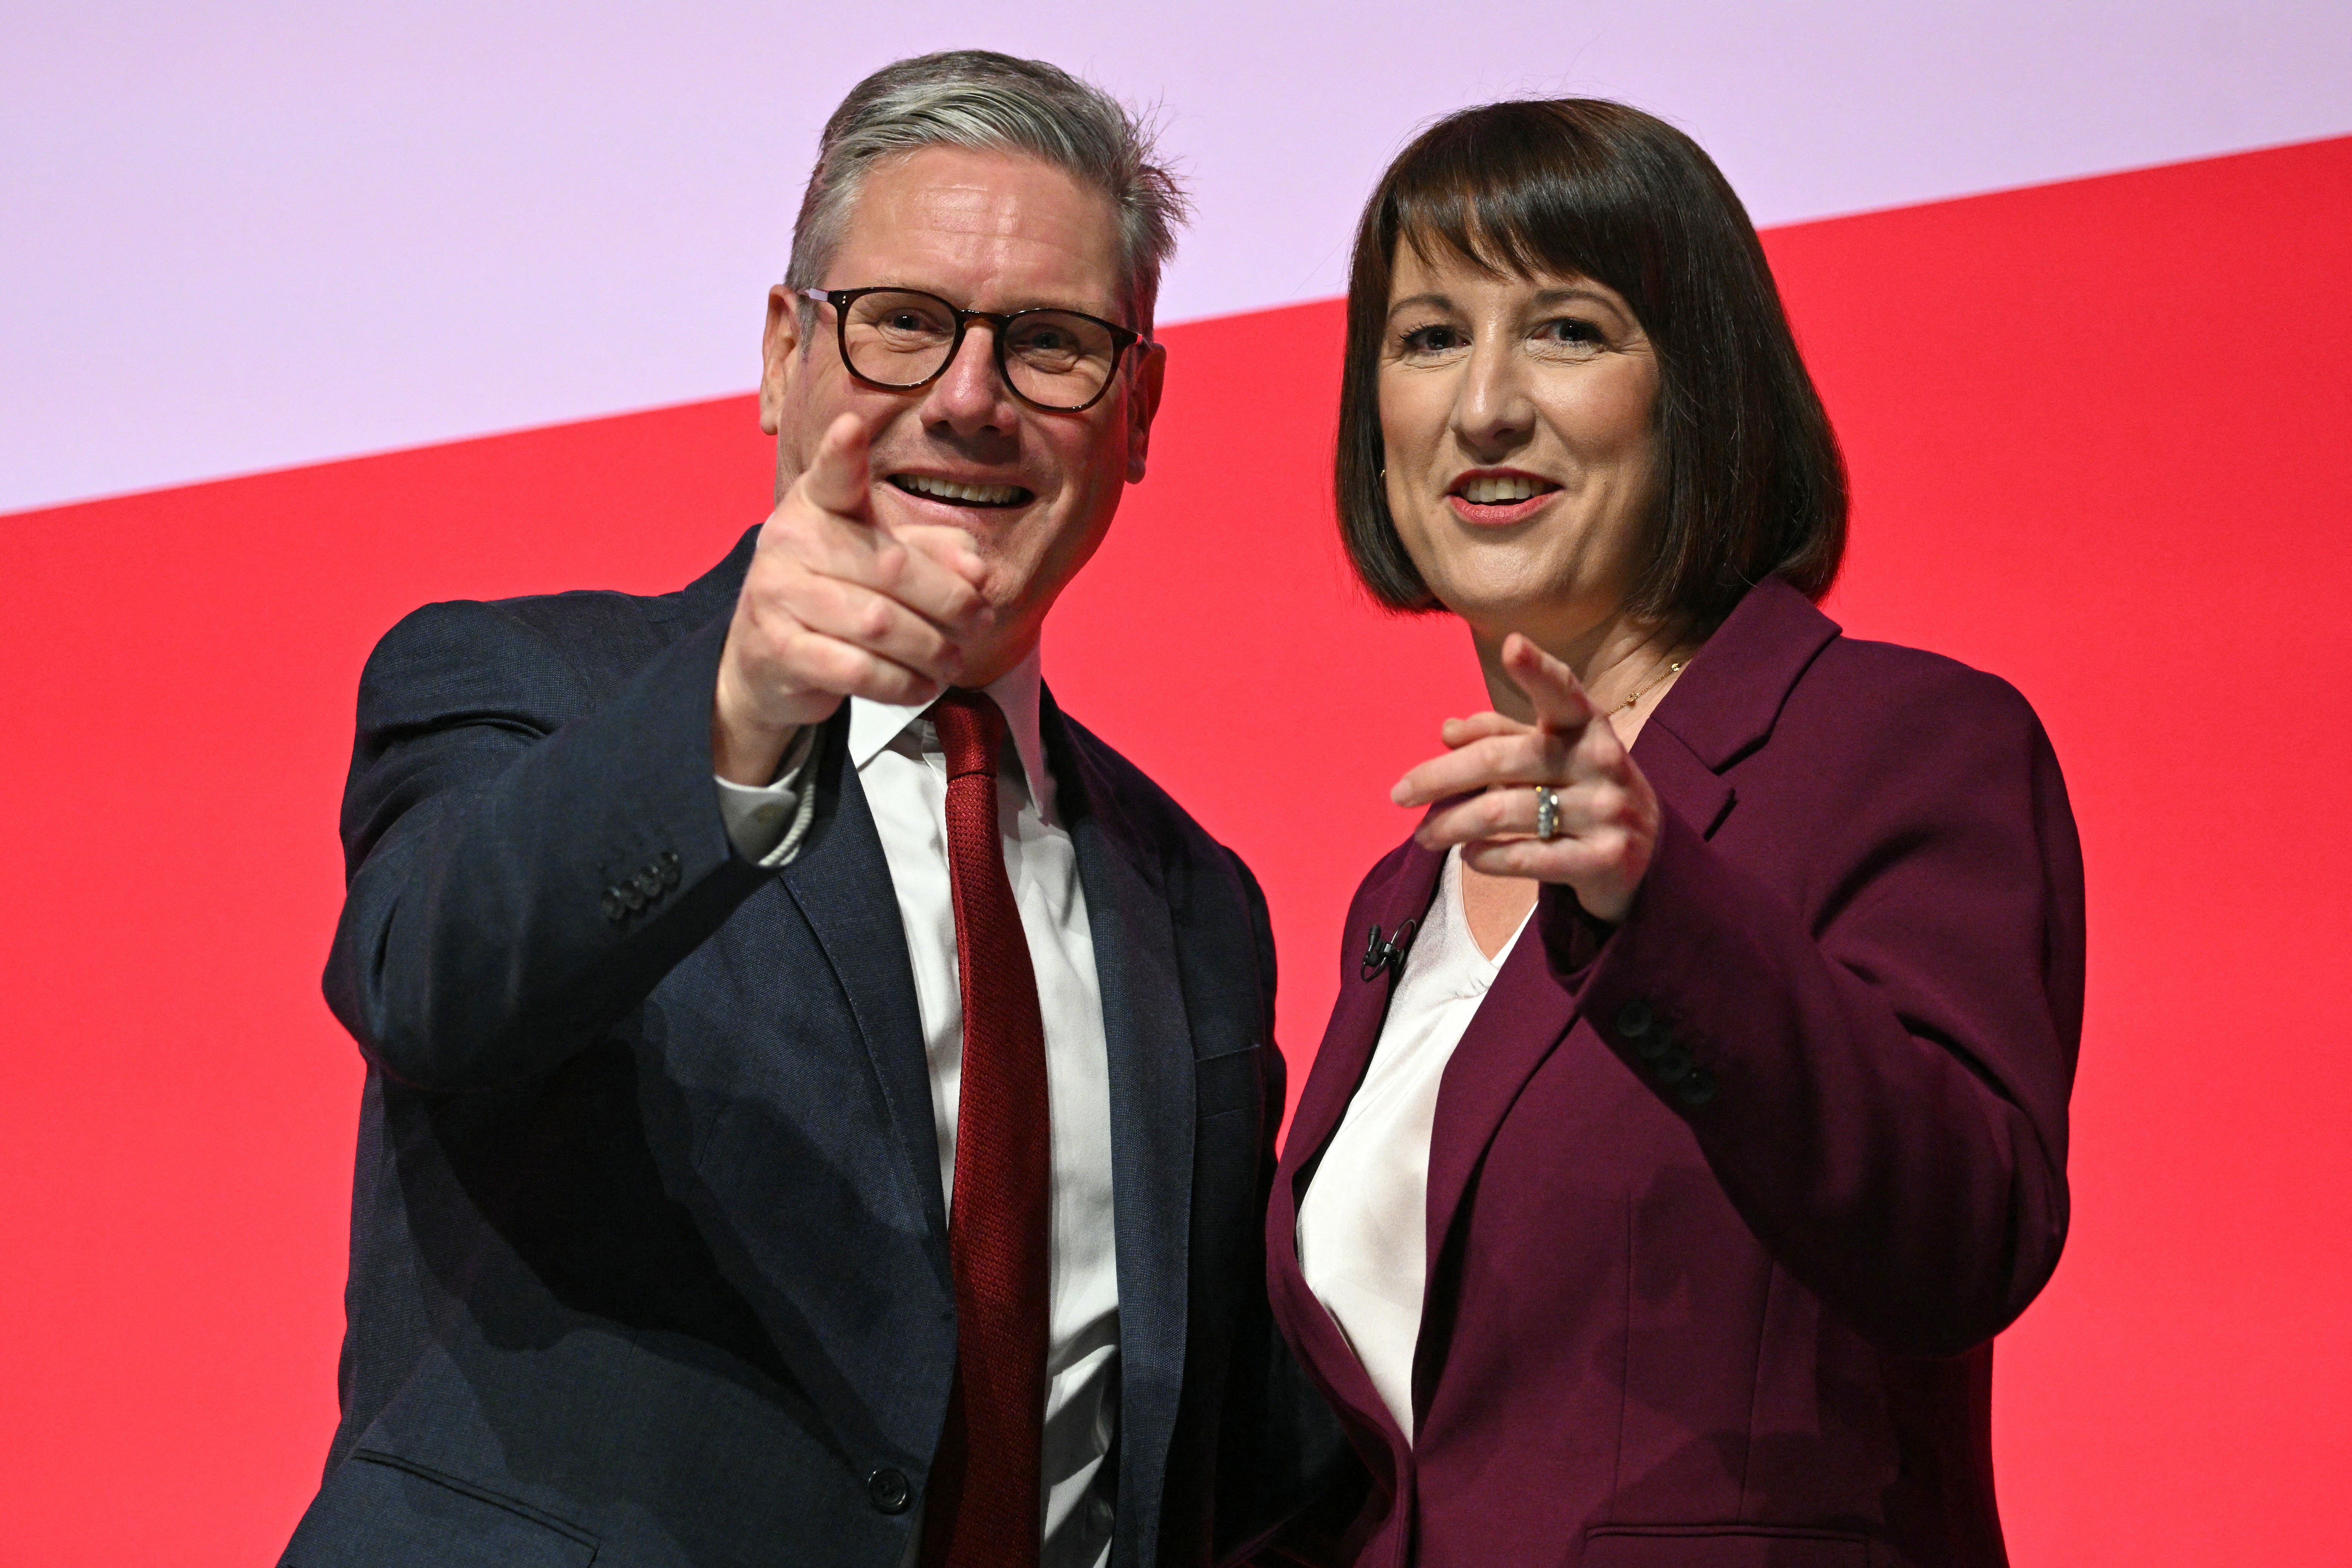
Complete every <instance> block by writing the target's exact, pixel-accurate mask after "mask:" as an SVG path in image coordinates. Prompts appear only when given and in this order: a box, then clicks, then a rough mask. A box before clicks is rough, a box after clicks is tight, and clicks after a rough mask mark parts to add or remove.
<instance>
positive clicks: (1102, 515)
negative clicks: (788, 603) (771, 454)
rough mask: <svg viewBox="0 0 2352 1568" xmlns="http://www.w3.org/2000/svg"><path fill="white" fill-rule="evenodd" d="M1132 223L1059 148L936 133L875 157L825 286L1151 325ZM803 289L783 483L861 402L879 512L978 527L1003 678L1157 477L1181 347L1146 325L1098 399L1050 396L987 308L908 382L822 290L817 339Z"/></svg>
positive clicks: (779, 393) (992, 658)
mask: <svg viewBox="0 0 2352 1568" xmlns="http://www.w3.org/2000/svg"><path fill="white" fill-rule="evenodd" d="M1119 283H1120V274H1119V267H1118V219H1117V216H1116V215H1115V213H1114V211H1113V209H1112V206H1111V203H1110V199H1109V198H1108V196H1106V195H1103V194H1102V193H1100V192H1098V191H1096V190H1093V189H1091V188H1088V187H1087V186H1085V185H1082V184H1079V183H1078V182H1077V181H1076V180H1075V179H1073V178H1071V177H1070V176H1069V175H1068V174H1064V173H1063V172H1062V171H1061V170H1059V169H1056V168H1055V167H1053V166H1052V165H1051V164H1048V163H1042V162H1040V161H1038V160H1036V159H1034V158H1028V157H1024V156H1020V155H1017V154H1013V153H975V152H968V151H965V150H963V149H961V148H946V147H931V148H926V149H924V150H923V151H921V152H919V153H913V154H910V155H908V156H907V157H905V158H902V159H898V160H896V161H894V162H890V163H883V164H881V165H878V166H877V167H876V168H875V169H873V170H872V171H871V172H870V173H869V174H867V176H866V184H865V188H864V189H863V190H862V191H860V192H859V194H858V195H857V198H856V202H855V203H854V204H853V205H852V208H851V211H850V216H849V223H848V231H847V233H846V234H845V236H844V237H843V241H842V245H841V247H840V250H839V252H838V254H836V255H835V258H834V261H833V266H832V268H831V269H830V271H829V272H828V273H827V275H826V276H825V278H824V279H823V280H822V282H821V285H820V286H821V287H823V288H826V289H863V288H870V287H876V286H879V285H890V286H895V287H898V288H905V289H921V290H923V291H924V292H926V293H930V294H936V295H938V296H939V297H940V298H941V299H943V300H949V301H950V302H951V303H953V304H956V305H960V306H961V307H963V308H964V309H966V310H988V311H997V312H1009V311H1013V310H1027V309H1031V308H1034V307H1038V306H1060V307H1063V308H1065V309H1067V310H1079V311H1083V312H1085V313H1086V314H1087V315H1090V316H1098V317H1101V318H1102V319H1103V320H1105V321H1119V322H1121V323H1122V324H1123V325H1128V326H1134V325H1136V324H1137V323H1135V322H1132V321H1126V320H1125V315H1124V312H1123V311H1122V310H1120V309H1119ZM800 305H801V301H800V300H798V299H796V298H795V297H793V295H792V294H791V293H789V292H788V291H786V290H784V289H775V290H773V291H772V293H771V294H770V296H769V300H768V328H767V337H766V341H765V344H764V348H765V360H766V364H765V372H764V374H763V375H762V377H761V386H760V423H761V428H762V429H764V430H766V431H768V432H769V433H770V434H771V435H772V436H774V437H776V488H777V494H778V495H779V496H781V495H782V493H783V491H784V490H785V489H788V488H789V487H790V486H791V485H792V483H793V480H794V479H797V478H798V477H799V475H800V473H801V470H802V469H803V468H804V467H805V466H806V465H807V463H808V462H809V460H810V458H812V457H813V456H814V453H815V451H816V447H817V442H818V439H819V438H820V437H822V436H823V435H824V430H825V428H826V426H829V425H830V424H832V422H833V421H834V420H835V419H836V418H838V417H840V416H841V415H842V414H844V413H854V414H856V415H857V416H859V417H860V418H861V419H863V420H864V421H865V422H866V428H867V429H868V430H869V431H870V432H871V434H872V439H873V447H872V472H871V481H870V485H869V489H868V495H869V505H870V507H871V509H872V516H873V517H874V519H875V520H876V521H877V522H880V523H882V524H885V525H898V524H913V523H933V524H937V523H947V524H950V525H952V526H954V527H957V528H961V529H962V530H963V531H966V532H967V533H969V534H971V537H972V539H973V541H974V542H976V544H977V545H978V547H979V550H980V553H981V557H982V560H983V561H984V562H985V563H987V566H988V578H987V582H986V585H985V588H984V592H985V593H986V595H987V597H988V600H989V602H990V604H992V605H994V606H995V609H996V615H997V624H996V628H995V631H994V632H993V634H992V636H991V637H990V638H989V640H988V643H987V645H986V646H984V647H975V648H970V649H968V650H967V662H966V671H965V679H967V681H969V682H970V683H971V684H972V685H982V684H985V683H986V682H987V681H989V680H992V679H995V677H996V676H997V675H999V674H1001V673H1003V671H1004V670H1005V669H1007V668H1011V667H1012V666H1013V664H1015V663H1017V662H1019V660H1020V659H1021V658H1023V657H1024V655H1025V654H1026V653H1027V652H1028V650H1029V648H1030V647H1031V646H1032V645H1033V644H1034V642H1035V640H1036V637H1037V631H1038V628H1039V626H1041V625H1042V624H1043V622H1044V620H1045V612H1046V611H1047V610H1048V609H1050V608H1051V607H1052V605H1053V603H1054V600H1055V597H1056V596H1057V595H1059V594H1060V593H1061V591H1062V589H1063V587H1064V585H1065V584H1067V583H1068V582H1069V581H1070V579H1071V578H1072V577H1074V576H1076V574H1077V571H1078V568H1079V567H1081V566H1083V565H1085V564H1086V563H1087V559H1088V558H1089V557H1090V556H1092V555H1093V554H1094V552H1095V549H1096V547H1097V545H1099V544H1100V543H1101V542H1102V540H1103V535H1104V534H1105V533H1106V532H1108V530H1109V528H1110V520H1111V515H1112V513H1114V512H1115V511H1117V510H1118V498H1119V492H1120V490H1121V489H1123V488H1124V487H1125V486H1126V485H1127V484H1129V482H1130V481H1133V480H1138V479H1142V478H1143V468H1144V455H1145V449H1146V445H1147V442H1148V440H1149V437H1150V430H1151V417H1152V415H1153V413H1154V412H1155V410H1156V409H1157V408H1158V406H1159V402H1160V376H1161V372H1162V368H1163V366H1164V364H1165V354H1164V352H1163V351H1162V350H1160V349H1159V348H1158V347H1156V346H1152V345H1146V344H1143V343H1138V344H1137V345H1136V346H1135V347H1134V348H1131V349H1129V351H1128V353H1129V355H1130V356H1134V355H1141V356H1143V358H1142V363H1140V364H1139V365H1138V366H1136V367H1134V368H1132V369H1123V370H1122V371H1121V373H1120V374H1118V375H1117V376H1115V377H1114V378H1113V380H1112V383H1111V385H1110V388H1109V390H1108V391H1107V392H1106V393H1105V394H1104V395H1103V396H1102V398H1101V400H1100V401H1099V402H1097V403H1096V404H1095V405H1094V406H1093V407H1091V408H1088V409H1086V410H1084V411H1083V412H1080V413H1076V414H1057V413H1046V412H1044V411H1042V410H1039V409H1036V408H1033V407H1031V406H1030V405H1027V404H1025V403H1023V402H1022V401H1021V400H1020V399H1019V398H1017V397H1015V396H1014V395H1013V393H1012V391H1011V389H1009V388H1008V387H1007V386H1006V385H1005V384H1004V380H1003V376H1002V375H1000V374H998V372H997V368H996V360H995V344H994V342H993V335H994V334H993V331H992V328H990V327H989V326H987V325H986V324H984V323H982V322H974V323H972V325H971V328H970V330H969V331H967V332H966V333H965V336H964V342H963V345H962V347H961V350H959V351H958V353H957V354H956V357H955V360H954V362H953V363H950V365H949V366H948V368H947V370H946V371H945V372H944V373H943V374H941V375H940V378H939V379H938V380H937V381H934V382H932V383H931V384H929V385H928V386H925V387H921V388H919V389H917V390H915V391H913V392H890V391H885V390H882V389H879V388H877V387H873V386H869V385H866V384H863V383H861V382H859V381H857V380H856V378H854V377H853V376H851V375H850V374H849V372H848V370H847V368H846V367H845V366H844V365H843V363H841V355H840V353H839V352H838V350H837V349H836V348H835V323H834V311H833V308H832V307H831V306H828V305H820V306H818V307H817V308H816V311H815V326H814V333H813V341H810V342H803V336H802V331H801V311H800ZM803 350H805V351H806V352H803ZM926 480H929V481H940V480H945V481H948V482H950V483H952V484H956V485H961V486H967V487H975V488H978V489H981V490H982V491H983V492H993V493H991V494H988V495H986V497H985V499H983V500H978V501H974V500H948V499H943V498H940V497H937V496H932V495H924V494H919V493H918V489H919V487H920V486H921V484H922V482H923V481H926ZM1008 491H1009V492H1010V495H1009V498H1008V497H1007V495H1006V492H1008Z"/></svg>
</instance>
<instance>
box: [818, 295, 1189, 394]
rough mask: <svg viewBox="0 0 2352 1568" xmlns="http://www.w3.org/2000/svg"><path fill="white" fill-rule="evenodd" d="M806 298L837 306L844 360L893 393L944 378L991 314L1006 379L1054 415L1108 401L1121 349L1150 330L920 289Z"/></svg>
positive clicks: (864, 379) (869, 382) (871, 382)
mask: <svg viewBox="0 0 2352 1568" xmlns="http://www.w3.org/2000/svg"><path fill="white" fill-rule="evenodd" d="M801 297H802V298H803V299H805V300H815V301H817V302H818V303H819V304H824V305H831V306H832V307H833V312H834V322H835V335H836V336H837V337H838V339H839V341H840V343H841V363H843V364H845V365H846V366H848V367H849V374H852V375H854V376H856V378H857V379H858V380H860V381H862V382H864V383H866V384H867V385H868V386H877V387H880V388H882V389H883V390H885V391H887V392H912V391H914V390H916V389H917V388H918V387H924V386H929V384H931V383H932V382H935V381H937V380H938V379H939V378H940V376H941V375H942V374H946V371H947V368H948V366H949V365H950V364H953V363H955V356H956V354H957V353H958V352H959V351H961V349H962V347H963V334H964V329H965V328H966V327H967V326H969V325H970V324H971V323H972V322H974V321H981V322H984V323H986V325H987V326H988V327H989V329H990V331H989V335H990V337H992V339H994V340H995V343H996V370H997V374H1000V375H1002V376H1003V377H1004V384H1005V385H1007V386H1009V387H1011V388H1012V389H1013V395H1014V396H1015V397H1018V398H1019V399H1021V401H1022V402H1024V403H1026V404H1028V405H1030V406H1031V407H1032V408H1041V409H1044V410H1045V412H1047V413H1049V414H1077V413H1081V412H1083V411H1084V410H1086V409H1088V408H1092V407H1093V406H1094V405H1096V404H1097V403H1099V402H1101V401H1102V395H1103V394H1104V393H1105V392H1108V390H1109V389H1110V378H1111V376H1112V375H1113V374H1115V373H1116V372H1117V371H1118V362H1119V356H1121V355H1122V354H1124V353H1127V351H1128V350H1129V348H1131V347H1133V346H1134V345H1135V344H1136V343H1137V342H1139V341H1140V340H1141V338H1142V336H1143V334H1142V333H1140V332H1138V331H1132V330H1131V329H1129V328H1127V327H1122V326H1120V325H1118V323H1117V322H1115V321H1104V320H1102V319H1101V318H1100V317H1097V316H1089V315H1086V314H1084V313H1082V312H1080V311H1077V310H1053V309H1045V310H1013V311H1011V312H1009V313H1006V314H1003V315H1000V314H997V313H995V312H993V311H990V310H961V309H959V308H958V307H956V306H954V305H950V304H949V303H948V302H947V301H946V300H942V299H940V297H939V296H938V295H936V294H926V293H924V292H922V291H921V290H920V289H887V288H885V289H802V290H801Z"/></svg>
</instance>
